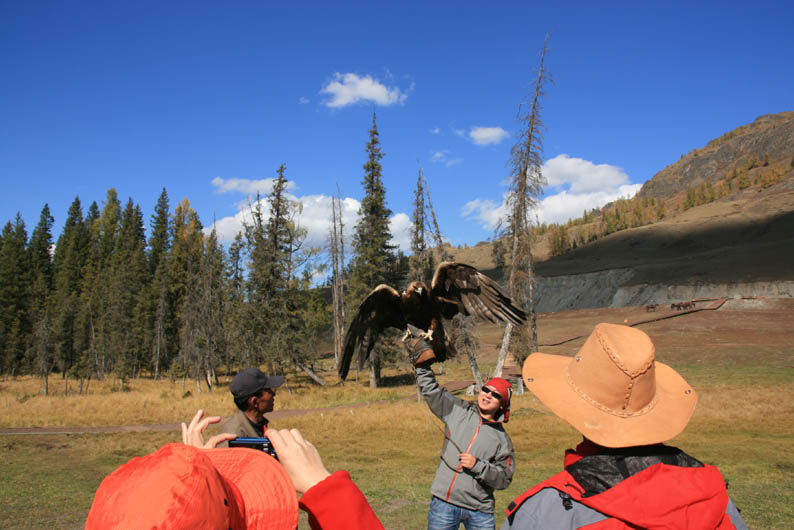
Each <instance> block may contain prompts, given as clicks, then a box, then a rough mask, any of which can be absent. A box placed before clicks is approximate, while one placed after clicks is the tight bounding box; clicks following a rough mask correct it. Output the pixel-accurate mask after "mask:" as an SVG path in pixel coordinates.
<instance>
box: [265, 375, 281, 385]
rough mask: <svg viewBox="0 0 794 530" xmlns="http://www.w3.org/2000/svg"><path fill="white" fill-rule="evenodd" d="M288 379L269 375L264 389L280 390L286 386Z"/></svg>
mask: <svg viewBox="0 0 794 530" xmlns="http://www.w3.org/2000/svg"><path fill="white" fill-rule="evenodd" d="M284 381H286V379H285V378H284V376H283V375H269V376H267V378H266V379H265V385H264V386H263V387H262V388H278V387H280V386H281V385H283V384H284Z"/></svg>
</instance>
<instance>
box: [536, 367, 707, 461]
mask: <svg viewBox="0 0 794 530" xmlns="http://www.w3.org/2000/svg"><path fill="white" fill-rule="evenodd" d="M570 362H571V358H570V357H566V356H562V355H551V354H547V353H539V352H538V353H533V354H532V355H530V356H529V357H528V358H527V360H526V361H525V362H524V368H523V371H522V375H523V378H524V382H525V383H526V385H527V388H529V390H531V391H532V393H533V394H535V395H536V396H537V397H538V398H539V399H540V400H541V401H542V402H543V404H545V405H546V406H547V407H549V408H550V409H551V411H552V412H554V414H556V415H557V416H559V417H560V418H562V419H564V420H565V421H567V422H568V423H570V424H571V425H572V426H573V427H574V428H575V429H576V430H577V431H579V432H580V433H582V435H583V436H584V437H585V438H588V439H589V440H591V441H593V442H595V443H597V444H599V445H601V446H604V447H631V446H636V445H651V444H656V443H661V442H665V441H667V440H670V439H672V438H674V437H676V436H677V435H678V434H680V433H681V431H683V430H684V428H685V427H686V425H687V423H689V419H690V418H691V417H692V413H693V412H694V410H695V406H696V405H697V400H698V398H697V393H696V392H695V390H694V389H693V388H692V387H691V386H689V384H688V383H687V382H686V381H685V380H684V378H683V377H681V376H680V375H679V374H678V372H676V371H675V370H673V369H672V368H670V367H669V366H667V365H666V364H663V363H660V362H656V403H655V405H654V406H653V407H652V408H651V409H650V410H649V411H648V412H647V413H645V414H642V415H638V416H633V417H622V416H617V415H615V414H611V413H609V412H607V411H605V410H602V409H600V408H598V407H596V406H595V405H593V404H592V403H591V402H589V401H587V400H586V399H584V398H583V397H582V396H581V395H580V394H579V393H578V392H576V391H575V390H574V389H573V388H572V387H571V385H570V384H569V383H568V379H567V373H568V365H569V363H570Z"/></svg>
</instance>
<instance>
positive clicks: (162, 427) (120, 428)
mask: <svg viewBox="0 0 794 530" xmlns="http://www.w3.org/2000/svg"><path fill="white" fill-rule="evenodd" d="M472 382H473V381H450V382H447V383H444V384H443V385H441V386H443V387H444V388H446V389H447V390H449V391H450V392H457V391H458V390H463V389H464V388H466V387H468V386H469V385H470V384H472ZM407 399H414V398H413V397H411V398H402V399H400V400H398V401H405V400H407ZM387 403H394V400H388V399H384V400H379V401H362V402H361V403H353V404H351V405H336V406H334V407H321V408H314V409H295V410H276V411H273V412H271V413H270V414H268V415H267V418H268V419H269V420H271V421H272V420H278V419H282V418H291V417H293V416H303V415H304V414H313V413H317V412H329V411H334V410H340V409H359V408H362V407H369V406H371V405H385V404H387ZM180 429H181V423H160V424H153V425H111V426H101V427H79V426H78V427H9V428H5V429H0V436H2V435H15V434H101V433H116V432H147V431H160V432H167V431H172V432H178V431H179V430H180Z"/></svg>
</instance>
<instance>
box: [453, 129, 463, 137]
mask: <svg viewBox="0 0 794 530" xmlns="http://www.w3.org/2000/svg"><path fill="white" fill-rule="evenodd" d="M452 133H453V134H454V135H455V136H460V137H464V136H466V129H452Z"/></svg>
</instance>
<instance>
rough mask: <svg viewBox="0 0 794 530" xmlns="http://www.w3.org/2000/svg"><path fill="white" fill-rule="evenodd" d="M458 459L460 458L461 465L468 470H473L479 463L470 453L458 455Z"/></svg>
mask: <svg viewBox="0 0 794 530" xmlns="http://www.w3.org/2000/svg"><path fill="white" fill-rule="evenodd" d="M458 458H460V465H462V466H463V467H465V468H466V469H471V468H473V467H474V464H476V463H477V458H476V457H475V456H474V455H472V454H469V453H460V454H459V455H458Z"/></svg>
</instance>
